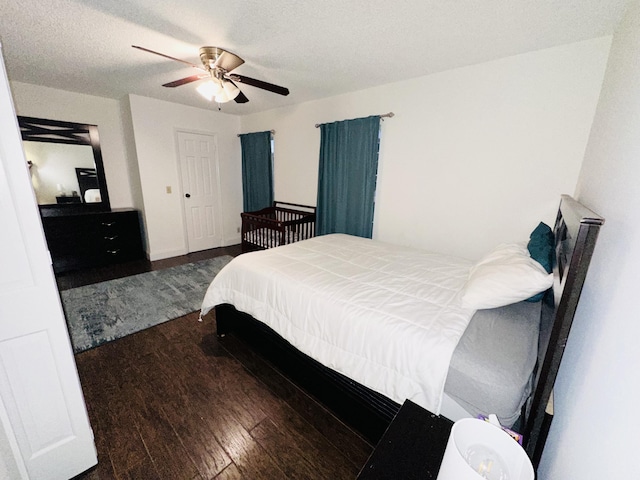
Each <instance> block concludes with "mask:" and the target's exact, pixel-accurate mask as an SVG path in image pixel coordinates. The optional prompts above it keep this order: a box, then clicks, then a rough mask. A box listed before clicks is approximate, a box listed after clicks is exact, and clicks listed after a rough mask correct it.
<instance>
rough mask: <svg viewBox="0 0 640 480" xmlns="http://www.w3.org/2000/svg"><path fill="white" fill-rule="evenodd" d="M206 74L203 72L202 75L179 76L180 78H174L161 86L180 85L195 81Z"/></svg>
mask: <svg viewBox="0 0 640 480" xmlns="http://www.w3.org/2000/svg"><path fill="white" fill-rule="evenodd" d="M206 77H208V75H207V74H206V73H203V74H202V75H191V76H190V77H185V78H181V79H180V80H175V81H173V82H169V83H165V84H164V85H162V86H163V87H179V86H180V85H185V84H187V83H191V82H196V81H198V80H200V79H202V78H206Z"/></svg>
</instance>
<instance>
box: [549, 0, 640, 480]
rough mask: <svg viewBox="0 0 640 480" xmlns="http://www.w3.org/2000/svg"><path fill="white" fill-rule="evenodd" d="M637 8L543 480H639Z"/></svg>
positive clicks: (621, 46)
mask: <svg viewBox="0 0 640 480" xmlns="http://www.w3.org/2000/svg"><path fill="white" fill-rule="evenodd" d="M639 58H640V3H638V2H637V1H635V2H633V4H632V7H631V8H630V10H629V12H628V13H627V16H626V17H625V19H624V20H623V22H622V24H621V26H620V27H619V29H618V31H617V32H616V34H615V35H614V38H613V44H612V47H611V54H610V57H609V64H608V67H607V72H606V76H605V80H604V85H603V89H602V94H601V97H600V103H599V105H598V109H597V113H596V116H595V119H594V123H593V127H592V131H591V136H590V140H589V144H588V146H587V151H586V156H585V160H584V163H583V166H582V171H581V173H580V177H579V181H578V186H577V189H576V197H577V198H578V199H579V200H580V201H582V202H583V203H584V204H586V205H587V206H588V207H590V208H591V209H593V210H594V211H595V212H597V213H598V214H600V215H602V216H603V217H604V218H605V224H604V226H603V227H602V230H601V233H600V237H599V240H598V243H597V245H596V250H595V252H594V257H593V260H592V265H591V268H590V270H589V274H588V276H587V280H586V283H585V286H584V289H583V292H582V297H581V299H580V304H579V306H578V310H577V312H576V317H575V320H574V323H573V327H572V329H571V335H570V337H569V342H568V344H567V348H566V351H565V355H564V358H563V361H562V365H561V368H560V373H559V376H558V380H557V382H556V389H555V391H556V395H555V418H554V420H553V423H552V426H551V432H550V437H549V439H548V441H547V445H546V448H545V451H544V454H543V457H542V463H541V468H540V472H539V478H540V479H541V480H556V479H563V480H573V479H580V480H583V479H592V478H610V479H614V478H615V479H617V478H638V476H639V474H638V471H639V470H640V468H639V467H638V461H639V459H638V454H637V450H638V449H637V443H638V442H637V439H636V435H637V431H638V425H639V424H640V422H639V421H638V400H639V399H640V376H639V375H638V370H639V369H640V348H638V345H637V341H638V338H640V314H639V313H638V311H639V308H638V288H639V286H640V269H639V268H638V266H639V265H640V249H639V248H638V246H639V245H640V208H639V206H640V187H639V186H638V182H639V179H640V62H639V61H638V59H639Z"/></svg>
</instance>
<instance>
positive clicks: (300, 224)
mask: <svg viewBox="0 0 640 480" xmlns="http://www.w3.org/2000/svg"><path fill="white" fill-rule="evenodd" d="M241 216H242V251H243V252H248V251H252V250H264V249H267V248H273V247H277V246H280V245H287V244H289V243H293V242H297V241H300V240H306V239H308V238H312V237H314V236H315V226H316V208H315V207H311V206H308V205H299V204H295V203H287V202H274V204H273V206H272V207H267V208H263V209H262V210H258V211H255V212H246V213H242V214H241Z"/></svg>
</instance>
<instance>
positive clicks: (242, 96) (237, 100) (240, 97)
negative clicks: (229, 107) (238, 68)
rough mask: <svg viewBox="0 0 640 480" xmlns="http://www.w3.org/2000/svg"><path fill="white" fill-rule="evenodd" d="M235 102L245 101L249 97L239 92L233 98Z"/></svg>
mask: <svg viewBox="0 0 640 480" xmlns="http://www.w3.org/2000/svg"><path fill="white" fill-rule="evenodd" d="M234 100H235V102H236V103H247V102H248V101H249V99H248V98H247V97H246V95H245V94H244V93H242V92H240V93H239V94H238V96H237V97H236V98H234Z"/></svg>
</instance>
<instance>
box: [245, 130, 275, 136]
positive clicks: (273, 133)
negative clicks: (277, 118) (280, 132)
mask: <svg viewBox="0 0 640 480" xmlns="http://www.w3.org/2000/svg"><path fill="white" fill-rule="evenodd" d="M267 131H269V132H271V135H275V134H276V131H275V130H267ZM240 135H246V133H239V134H238V137H239V136H240Z"/></svg>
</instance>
